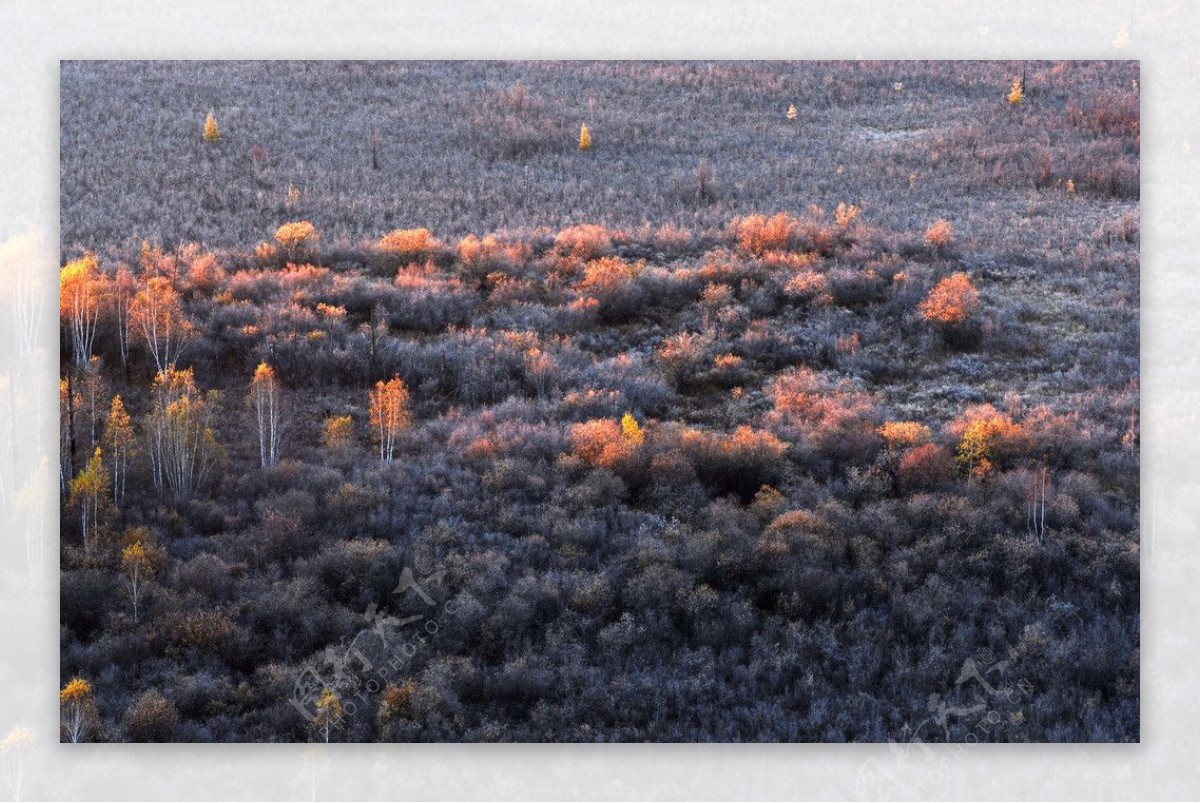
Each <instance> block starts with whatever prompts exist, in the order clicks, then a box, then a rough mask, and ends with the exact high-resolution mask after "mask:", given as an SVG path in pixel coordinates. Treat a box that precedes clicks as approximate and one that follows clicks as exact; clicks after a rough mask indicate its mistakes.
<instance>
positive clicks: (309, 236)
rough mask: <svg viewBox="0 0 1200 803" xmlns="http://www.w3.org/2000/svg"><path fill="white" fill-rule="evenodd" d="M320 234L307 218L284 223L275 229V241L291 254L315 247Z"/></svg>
mask: <svg viewBox="0 0 1200 803" xmlns="http://www.w3.org/2000/svg"><path fill="white" fill-rule="evenodd" d="M319 239H320V235H319V234H317V229H316V227H315V226H313V224H312V223H309V222H308V221H307V220H295V221H292V222H291V223H284V224H283V225H282V226H280V227H279V228H277V229H276V230H275V242H277V243H279V245H280V246H281V247H282V248H283V249H284V250H285V251H287V252H288V253H289V254H291V255H295V254H296V253H297V252H299V251H302V250H305V249H311V248H315V247H316V245H317V241H318V240H319Z"/></svg>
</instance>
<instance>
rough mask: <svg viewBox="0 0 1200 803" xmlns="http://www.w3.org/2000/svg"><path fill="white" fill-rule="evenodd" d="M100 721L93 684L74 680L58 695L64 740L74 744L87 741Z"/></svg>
mask: <svg viewBox="0 0 1200 803" xmlns="http://www.w3.org/2000/svg"><path fill="white" fill-rule="evenodd" d="M98 721H99V714H98V713H97V711H96V701H95V700H94V699H93V696H92V684H90V683H88V682H87V681H86V680H84V679H83V678H73V679H72V680H71V681H70V682H69V683H67V685H65V686H63V687H62V691H60V692H59V693H58V724H59V730H60V732H61V734H62V738H63V739H65V740H66V741H68V742H71V743H72V744H77V743H79V742H84V741H87V737H88V736H89V735H91V732H92V731H93V730H94V729H95V726H96V723H97V722H98Z"/></svg>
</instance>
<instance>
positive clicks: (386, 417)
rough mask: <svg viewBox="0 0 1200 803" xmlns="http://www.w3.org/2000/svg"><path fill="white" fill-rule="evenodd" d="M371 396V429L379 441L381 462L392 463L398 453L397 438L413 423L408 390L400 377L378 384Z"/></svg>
mask: <svg viewBox="0 0 1200 803" xmlns="http://www.w3.org/2000/svg"><path fill="white" fill-rule="evenodd" d="M370 395H371V408H370V413H371V429H372V430H373V432H374V433H375V438H376V439H377V440H378V441H379V460H380V462H382V463H390V462H392V456H393V455H394V454H395V451H396V438H397V436H399V434H400V432H401V431H402V430H404V429H405V428H406V427H408V425H409V422H410V421H411V415H410V413H409V410H408V388H407V387H406V386H405V385H404V381H403V380H402V379H400V377H399V376H394V377H392V378H391V379H389V380H388V381H387V382H383V381H380V382H376V383H375V389H374V390H372V391H371V394H370Z"/></svg>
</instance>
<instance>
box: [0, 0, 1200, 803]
mask: <svg viewBox="0 0 1200 803" xmlns="http://www.w3.org/2000/svg"><path fill="white" fill-rule="evenodd" d="M975 6H976V4H975V3H966V2H958V3H953V2H924V3H918V2H907V1H905V2H900V1H899V0H894V1H893V2H890V3H887V4H881V3H865V2H846V1H845V0H843V2H838V3H829V2H820V3H799V2H793V3H787V2H779V1H776V0H771V1H767V0H760V1H759V2H750V3H740V4H733V3H716V2H705V0H688V2H654V3H650V2H636V1H635V0H619V1H616V2H614V1H613V0H606V1H605V2H590V3H574V2H542V1H541V0H522V1H520V2H510V3H505V4H503V7H501V4H499V3H495V2H479V1H478V0H460V2H455V3H448V2H444V0H443V1H442V2H429V1H428V0H422V1H421V2H408V3H401V2H377V3H370V2H365V1H364V0H341V2H338V3H318V2H304V1H302V0H289V2H278V1H277V0H269V1H262V2H256V3H253V4H250V3H245V2H233V1H231V0H208V1H207V2H200V3H191V4H189V7H187V8H182V7H177V6H176V4H167V3H151V2H141V1H140V0H110V1H109V2H106V3H104V4H103V6H101V5H99V4H89V3H84V2H66V1H65V0H42V1H41V2H38V1H37V0H27V2H4V1H3V0H0V54H3V56H2V57H0V499H2V500H6V502H5V504H4V506H3V508H2V509H0V644H3V647H0V742H2V743H0V794H7V795H11V793H12V791H14V790H13V789H11V787H12V786H13V782H14V781H18V780H19V781H20V789H19V790H16V791H19V792H20V794H21V795H22V796H23V797H26V798H34V799H37V798H59V799H63V798H66V799H76V798H86V799H155V800H170V799H193V798H196V799H245V798H267V799H293V798H314V797H316V798H337V799H341V798H346V799H368V798H431V797H433V798H456V799H462V798H483V799H497V798H517V799H571V798H590V799H594V798H620V799H641V798H689V799H710V798H725V799H728V798H760V799H761V798H772V799H773V798H839V799H846V798H849V799H855V798H879V797H883V798H951V799H953V798H961V797H971V798H986V799H1018V798H1031V797H1036V798H1058V799H1076V798H1085V799H1110V798H1131V797H1133V798H1142V799H1159V798H1162V799H1168V798H1179V797H1195V796H1197V795H1200V769H1198V767H1197V762H1196V759H1195V756H1196V750H1195V742H1194V741H1193V736H1194V734H1195V732H1196V721H1197V720H1196V715H1197V713H1198V710H1200V706H1198V705H1197V703H1198V696H1200V685H1198V684H1197V682H1196V674H1197V671H1196V659H1197V656H1198V650H1197V630H1198V628H1200V615H1197V613H1196V606H1195V605H1194V599H1195V587H1196V579H1197V578H1198V577H1200V571H1198V569H1200V541H1198V540H1197V539H1198V537H1200V533H1198V532H1197V527H1196V521H1197V512H1198V508H1200V494H1197V493H1196V491H1197V480H1198V479H1200V469H1198V468H1197V459H1196V451H1197V450H1196V449H1195V448H1194V447H1195V441H1196V438H1195V432H1196V428H1197V415H1196V406H1195V402H1196V400H1197V398H1198V396H1200V394H1198V391H1200V370H1198V368H1200V366H1198V365H1197V360H1196V354H1197V351H1198V350H1197V349H1196V348H1195V343H1196V342H1197V341H1196V336H1197V334H1200V331H1198V330H1200V327H1198V326H1197V323H1196V320H1197V316H1196V314H1195V312H1194V310H1195V309H1197V308H1198V302H1200V284H1198V282H1197V279H1196V277H1195V275H1194V274H1193V273H1192V272H1191V271H1190V270H1189V268H1190V267H1191V263H1192V261H1193V260H1192V259H1191V256H1192V249H1191V248H1189V246H1190V245H1191V240H1192V239H1193V238H1192V237H1190V236H1189V235H1193V234H1194V231H1195V229H1196V227H1197V224H1200V214H1198V213H1200V203H1198V201H1200V196H1198V194H1197V189H1198V188H1197V170H1196V157H1195V155H1194V154H1193V149H1194V148H1200V139H1198V138H1197V132H1196V125H1197V105H1196V98H1197V97H1200V76H1198V73H1197V59H1196V57H1195V56H1194V55H1193V52H1194V50H1193V43H1194V39H1195V35H1196V33H1197V32H1198V31H1200V25H1197V22H1198V18H1200V10H1198V9H1197V7H1196V6H1195V5H1193V4H1189V3H1187V2H1123V3H1117V2H1103V3H1101V2H1082V1H1078V0H1071V1H1069V2H1056V3H1044V2H1034V1H1031V0H1021V1H1020V2H1012V1H1010V2H1005V3H1003V4H998V3H997V4H991V5H990V7H986V8H976V7H975ZM316 57H321V58H335V57H336V58H380V59H382V58H394V59H403V58H608V59H618V58H640V57H656V58H847V59H859V58H1006V59H1007V58H1134V59H1140V60H1141V61H1142V73H1141V81H1142V115H1143V119H1142V137H1143V139H1142V148H1143V164H1142V208H1143V220H1142V229H1141V236H1142V254H1143V263H1142V271H1143V273H1142V304H1143V314H1142V338H1143V340H1142V349H1143V350H1142V360H1143V362H1142V370H1143V387H1142V393H1143V406H1142V427H1143V431H1142V459H1143V477H1142V501H1143V504H1142V552H1143V554H1142V613H1143V628H1142V629H1143V642H1142V678H1143V684H1142V744H1140V745H1097V746H1083V745H1080V746H1070V745H1058V746H1045V745H1007V746H996V745H982V744H976V745H944V746H932V747H929V748H928V749H921V748H918V747H915V746H910V745H891V746H889V745H862V746H859V745H854V746H839V745H757V746H756V745H724V746H723V745H661V746H649V747H647V746H639V745H616V746H575V745H563V746H556V745H538V746H520V745H495V746H490V745H471V746H458V745H329V746H322V747H320V748H318V747H316V746H306V745H248V746H236V745H206V746H203V747H199V746H197V747H192V746H188V745H158V746H148V745H147V746H137V745H81V746H69V745H59V744H58V726H57V702H56V700H55V693H56V691H57V688H58V672H57V666H58V639H57V637H56V634H57V631H58V602H57V592H58V581H57V578H58V563H57V546H56V544H57V538H58V520H57V519H58V514H57V489H56V487H55V477H54V469H53V466H54V465H55V460H54V457H53V449H54V448H55V446H56V442H57V436H56V432H55V427H56V413H55V406H56V397H55V384H56V381H57V365H56V363H57V359H56V350H57V338H56V331H57V325H56V323H57V322H56V319H55V314H56V309H55V298H56V295H57V289H56V287H55V286H54V276H55V274H56V272H57V270H58V258H57V253H56V243H57V242H58V231H57V225H58V224H57V218H58V204H57V188H58V108H59V105H58V60H59V59H79V58H316ZM1194 140H1195V142H1193V141H1194ZM17 727H24V728H27V729H28V731H29V733H30V734H31V735H32V736H31V740H25V741H22V740H21V739H19V738H17V737H14V736H10V737H9V738H7V739H5V735H6V734H12V731H13V729H14V728H17ZM6 785H7V786H6Z"/></svg>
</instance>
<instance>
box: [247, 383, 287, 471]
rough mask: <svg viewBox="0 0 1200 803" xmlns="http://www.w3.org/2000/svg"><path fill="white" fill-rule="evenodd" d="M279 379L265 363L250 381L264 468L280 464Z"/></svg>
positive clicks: (259, 448) (259, 451) (280, 418)
mask: <svg viewBox="0 0 1200 803" xmlns="http://www.w3.org/2000/svg"><path fill="white" fill-rule="evenodd" d="M280 401H281V398H280V388H279V379H278V377H276V375H275V369H274V368H272V367H271V366H270V365H268V364H267V363H265V362H261V363H259V364H258V368H256V369H255V371H254V378H253V379H252V380H251V381H250V405H251V407H252V408H253V410H254V418H255V423H257V425H258V457H259V462H260V463H261V465H262V467H263V468H270V467H271V466H274V465H275V464H276V463H278V462H279V441H280V436H281V432H280V427H281V423H282V417H281V411H280Z"/></svg>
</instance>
